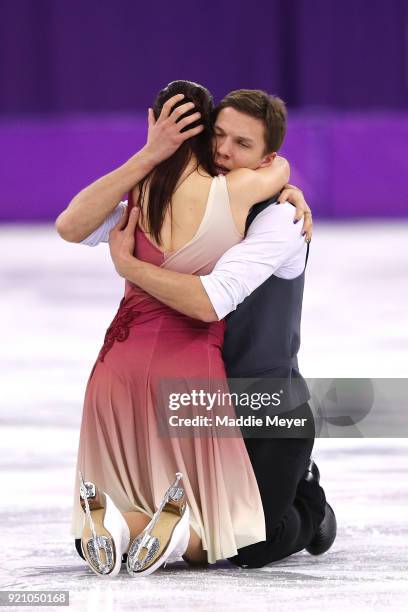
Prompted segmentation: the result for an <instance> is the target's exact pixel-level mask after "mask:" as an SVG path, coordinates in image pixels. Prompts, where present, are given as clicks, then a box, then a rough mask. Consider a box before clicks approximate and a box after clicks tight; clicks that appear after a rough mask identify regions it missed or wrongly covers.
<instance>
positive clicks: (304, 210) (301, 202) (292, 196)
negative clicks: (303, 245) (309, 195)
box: [278, 183, 313, 242]
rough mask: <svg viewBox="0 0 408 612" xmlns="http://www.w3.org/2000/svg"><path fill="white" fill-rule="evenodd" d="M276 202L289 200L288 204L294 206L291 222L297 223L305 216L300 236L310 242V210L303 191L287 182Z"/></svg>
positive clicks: (311, 232)
mask: <svg viewBox="0 0 408 612" xmlns="http://www.w3.org/2000/svg"><path fill="white" fill-rule="evenodd" d="M278 202H279V203H280V204H282V202H290V204H293V206H295V207H296V214H295V216H294V219H293V223H297V222H298V221H300V219H301V218H302V217H303V216H304V217H305V220H304V222H303V230H302V236H304V237H305V240H306V242H310V241H311V239H312V234H313V220H312V211H311V210H310V208H309V206H308V204H307V202H306V200H305V198H304V196H303V192H302V191H301V190H300V189H299V188H298V187H295V186H294V185H290V184H289V183H287V185H285V187H284V188H283V191H282V193H281V194H280V196H279V198H278Z"/></svg>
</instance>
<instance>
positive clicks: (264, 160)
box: [258, 153, 277, 168]
mask: <svg viewBox="0 0 408 612" xmlns="http://www.w3.org/2000/svg"><path fill="white" fill-rule="evenodd" d="M276 156H277V153H268V155H265V157H263V158H262V161H261V163H260V165H259V166H258V168H265V166H270V165H271V163H272V162H273V160H274V159H275V157H276Z"/></svg>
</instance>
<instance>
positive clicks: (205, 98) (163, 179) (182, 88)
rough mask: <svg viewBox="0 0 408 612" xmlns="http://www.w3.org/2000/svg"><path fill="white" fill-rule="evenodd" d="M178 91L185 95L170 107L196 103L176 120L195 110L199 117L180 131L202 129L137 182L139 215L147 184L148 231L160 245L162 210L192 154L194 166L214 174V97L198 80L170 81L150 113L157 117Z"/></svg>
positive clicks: (163, 211) (159, 94)
mask: <svg viewBox="0 0 408 612" xmlns="http://www.w3.org/2000/svg"><path fill="white" fill-rule="evenodd" d="M178 93H182V94H184V98H183V99H182V100H180V102H177V103H176V104H175V105H174V107H173V109H174V108H176V107H177V106H180V105H181V104H185V103H186V102H194V105H195V107H194V108H193V109H191V110H189V111H187V112H186V113H184V114H183V115H182V116H181V117H180V118H179V119H178V121H180V120H181V119H183V118H184V117H187V116H188V115H192V114H193V113H195V112H197V111H198V112H200V113H201V117H200V119H199V120H197V121H195V122H194V123H191V124H190V125H189V126H187V127H185V128H183V129H182V130H181V131H182V132H183V131H185V130H188V129H191V128H192V127H195V126H197V125H200V124H203V125H204V129H203V131H202V132H200V134H198V135H197V136H193V137H192V138H188V139H187V140H185V141H184V142H183V144H182V145H181V146H180V147H179V148H178V149H177V151H176V152H175V153H173V155H172V156H171V157H169V158H168V159H165V160H164V161H162V162H161V163H160V164H159V165H158V166H156V167H155V168H154V169H153V170H152V171H151V172H150V173H149V174H148V175H147V176H146V177H145V178H144V179H143V180H142V181H140V183H139V187H140V192H139V198H138V202H137V204H138V206H139V207H140V209H141V213H142V214H143V208H142V204H143V200H144V197H145V193H146V187H147V186H149V205H148V208H147V227H148V229H149V233H150V234H151V235H152V236H153V237H154V240H155V241H156V242H157V244H159V245H161V244H162V243H161V238H160V233H161V229H162V225H163V221H164V216H165V213H166V211H167V208H168V206H170V207H171V198H172V196H173V193H174V192H175V190H176V186H177V183H178V181H179V178H180V176H181V174H182V173H183V171H184V170H185V168H186V166H187V164H188V162H189V161H190V159H191V157H192V156H193V155H195V157H196V159H197V166H196V167H198V166H202V168H203V169H204V170H205V171H206V172H208V174H210V175H211V176H215V175H216V169H215V164H214V159H213V149H212V136H213V127H212V118H213V117H212V113H213V98H212V96H211V94H210V92H209V91H208V89H206V88H205V87H203V86H202V85H199V84H198V83H192V82H191V81H172V82H171V83H169V84H168V85H167V87H165V88H164V89H162V90H161V91H160V92H159V93H158V95H157V97H156V100H155V101H154V104H153V112H154V116H155V119H156V120H157V119H158V117H159V115H160V113H161V110H162V107H163V104H164V103H165V102H166V101H167V100H168V99H169V98H171V97H172V96H175V95H176V94H178ZM173 109H172V110H173ZM143 222H144V220H143ZM145 227H146V226H145Z"/></svg>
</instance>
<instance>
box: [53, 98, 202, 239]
mask: <svg viewBox="0 0 408 612" xmlns="http://www.w3.org/2000/svg"><path fill="white" fill-rule="evenodd" d="M183 98H184V94H177V95H175V96H172V97H171V98H170V99H169V100H167V102H165V103H164V104H163V108H162V110H161V113H160V116H159V118H158V119H157V121H156V120H155V118H154V115H153V111H152V109H149V118H148V120H149V129H148V135H147V142H146V144H145V146H144V147H143V148H142V149H141V150H140V151H138V152H137V153H136V154H135V155H133V156H132V157H131V158H130V159H129V160H128V161H127V162H126V163H124V164H123V165H121V166H119V168H116V169H115V170H113V171H112V172H109V173H108V174H106V175H105V176H102V177H101V178H100V179H98V180H97V181H95V182H94V183H92V184H91V185H88V187H85V189H82V191H80V192H79V193H78V194H77V195H76V196H75V197H74V198H73V200H72V201H71V202H70V203H69V205H68V207H67V208H66V209H65V210H64V211H63V212H62V213H61V214H60V215H59V216H58V218H57V220H56V222H55V226H56V229H57V232H58V233H59V235H60V236H61V238H64V240H68V242H81V241H82V240H84V239H85V238H86V237H87V236H89V235H90V234H92V232H94V231H95V230H96V229H97V228H98V227H99V226H100V225H101V224H102V223H103V221H104V220H105V219H106V218H107V217H108V215H109V214H110V213H112V211H113V210H114V208H115V207H116V206H117V205H118V202H119V201H120V200H121V198H122V196H123V194H125V193H127V192H128V191H130V190H131V189H132V188H133V187H135V185H137V184H138V183H139V182H140V181H141V180H142V178H144V177H145V176H146V175H147V174H149V172H151V171H152V170H153V168H154V167H155V166H157V164H159V163H160V162H161V161H163V160H164V159H167V158H168V157H170V155H172V154H173V153H174V152H175V151H176V150H177V149H178V148H179V146H180V145H181V144H182V143H183V142H184V141H185V140H187V138H191V137H192V136H195V135H196V134H199V133H200V132H201V131H202V130H203V129H204V127H203V125H198V126H197V127H195V128H191V129H188V130H186V131H185V132H182V133H181V130H182V129H183V128H185V127H188V126H189V124H190V123H193V122H195V121H197V119H199V116H197V115H198V113H193V114H192V115H189V116H188V117H185V118H184V119H182V120H181V121H178V119H179V117H180V116H181V115H182V114H183V113H185V112H186V111H188V110H191V109H192V108H194V104H193V103H192V102H187V103H186V104H182V105H181V106H178V107H177V108H176V109H174V110H172V108H173V106H174V105H175V104H176V102H178V101H180V100H182V99H183Z"/></svg>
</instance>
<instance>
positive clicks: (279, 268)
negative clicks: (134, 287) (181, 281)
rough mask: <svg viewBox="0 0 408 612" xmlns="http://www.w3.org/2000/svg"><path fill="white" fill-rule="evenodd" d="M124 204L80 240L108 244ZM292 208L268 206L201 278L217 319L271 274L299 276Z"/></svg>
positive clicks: (301, 258)
mask: <svg viewBox="0 0 408 612" xmlns="http://www.w3.org/2000/svg"><path fill="white" fill-rule="evenodd" d="M125 206H127V201H126V200H124V201H122V202H119V204H118V205H117V207H116V208H115V209H114V210H113V212H112V213H111V214H110V215H109V216H108V217H107V218H106V219H105V221H104V222H103V223H102V224H101V225H100V226H99V227H98V228H97V229H96V230H95V231H94V232H92V234H90V235H89V236H88V237H87V238H85V239H84V240H82V242H81V244H86V245H88V246H96V245H97V244H99V243H100V242H108V240H109V232H110V230H111V229H112V228H113V227H114V226H115V225H116V223H117V222H118V221H119V218H120V216H121V214H122V210H123V208H124V207H125ZM294 216H295V208H294V207H293V206H292V205H291V204H289V203H288V202H286V203H284V204H271V205H270V206H268V207H267V208H265V209H264V210H263V211H262V212H260V213H259V214H258V215H257V216H256V217H255V219H254V221H253V222H252V223H251V225H250V227H249V229H248V233H247V235H246V237H245V238H244V240H242V241H241V242H239V243H238V244H236V245H235V246H233V247H231V248H230V249H228V251H226V252H225V253H224V255H222V257H221V258H220V259H219V260H218V262H217V263H216V265H215V267H214V269H213V271H212V272H211V273H210V274H207V275H205V276H200V280H201V282H202V284H203V286H204V289H205V291H206V293H207V295H208V297H209V299H210V301H211V304H212V305H213V308H214V310H215V312H216V314H217V316H218V319H223V318H224V317H225V316H226V315H227V314H228V313H230V312H232V311H233V310H235V309H236V308H237V306H238V304H240V303H241V302H243V301H244V299H245V298H246V297H248V295H249V294H250V293H252V292H253V291H255V289H257V287H259V286H260V285H262V283H263V282H264V281H265V280H266V279H267V278H269V277H270V276H271V275H272V274H274V275H275V276H278V277H279V278H284V279H291V278H296V277H297V276H299V275H300V274H302V272H303V270H304V267H305V259H306V249H307V245H306V242H305V239H304V237H303V236H302V235H301V232H302V227H303V222H302V221H299V223H296V224H295V223H293V218H294Z"/></svg>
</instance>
